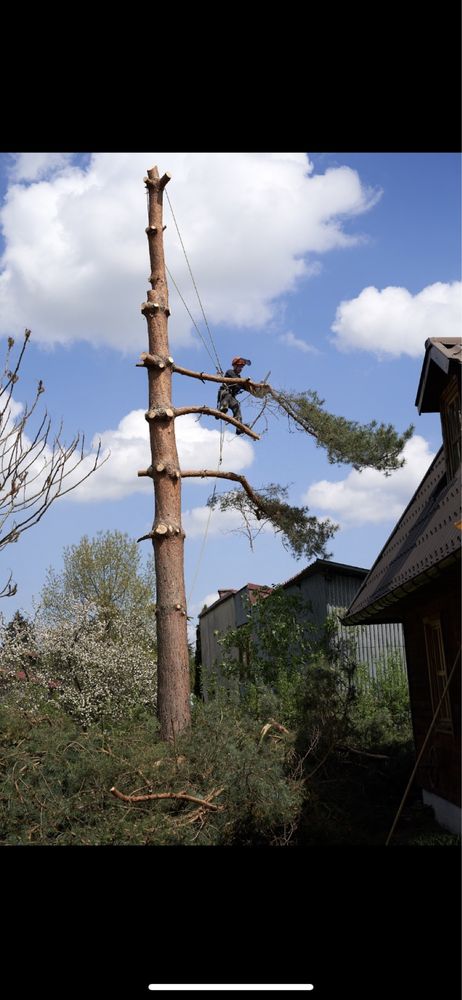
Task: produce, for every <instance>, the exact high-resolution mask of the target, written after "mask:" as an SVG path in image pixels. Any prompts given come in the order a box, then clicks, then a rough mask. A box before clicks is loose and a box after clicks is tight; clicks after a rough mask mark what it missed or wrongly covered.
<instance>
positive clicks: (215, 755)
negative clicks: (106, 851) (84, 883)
mask: <svg viewBox="0 0 462 1000" xmlns="http://www.w3.org/2000/svg"><path fill="white" fill-rule="evenodd" d="M193 716H194V718H193V726H192V729H191V730H190V731H189V732H187V733H185V734H184V735H183V736H182V737H181V738H179V739H178V740H177V742H176V744H175V745H174V746H172V745H170V744H166V743H163V742H160V740H159V736H158V725H157V722H156V721H154V720H153V719H152V718H148V717H147V716H146V715H142V714H140V715H139V717H138V718H136V717H135V718H133V719H131V720H130V721H127V722H125V723H121V722H119V723H112V724H111V725H110V727H108V728H106V729H105V730H102V728H101V727H100V726H97V725H89V726H88V727H87V728H86V729H85V730H84V729H82V727H80V726H79V724H78V722H76V721H74V720H72V719H71V718H70V717H69V716H67V715H66V714H65V713H63V711H62V710H61V709H60V708H59V706H57V705H55V704H54V703H49V704H48V705H47V706H46V707H45V708H44V710H43V712H42V713H41V714H40V715H39V714H36V713H35V714H34V713H26V712H24V711H20V710H18V709H17V708H16V707H14V706H13V707H4V708H3V709H2V710H1V711H0V726H1V731H2V734H3V735H2V754H1V767H0V783H1V791H0V839H1V841H2V843H4V844H58V845H62V844H84V845H102V844H146V845H164V844H209V845H228V844H243V845H255V844H258V845H260V844H262V845H263V844H269V845H278V844H286V843H288V842H290V839H291V837H292V835H293V832H294V830H295V828H296V824H297V818H298V814H299V811H300V808H301V802H302V791H303V789H302V783H301V781H300V777H299V776H298V775H297V774H296V766H295V765H296V761H295V759H294V752H293V746H292V744H291V741H290V738H289V737H287V736H281V735H280V734H277V733H276V732H267V733H265V734H264V735H263V736H262V733H261V726H260V725H259V724H258V723H257V722H256V720H255V719H251V718H249V717H248V715H246V714H245V713H243V712H242V711H241V710H238V709H228V711H227V712H226V713H224V712H223V710H222V709H221V708H220V706H219V705H211V706H203V705H198V706H196V708H195V710H194V713H193ZM113 786H115V787H116V788H117V789H118V790H119V791H120V792H122V793H124V794H127V795H133V794H138V795H143V794H152V793H164V792H180V791H181V792H186V793H187V794H189V795H191V796H194V797H197V798H199V799H205V798H206V797H207V796H212V798H211V804H212V805H216V806H218V807H219V809H218V810H217V811H214V810H209V809H206V808H205V807H203V808H201V807H200V804H199V803H194V802H189V801H182V800H179V799H175V798H172V799H164V800H157V801H146V802H137V803H135V802H129V803H126V802H124V801H120V800H119V799H117V798H115V797H114V796H113V795H112V794H111V792H110V789H111V788H112V787H113Z"/></svg>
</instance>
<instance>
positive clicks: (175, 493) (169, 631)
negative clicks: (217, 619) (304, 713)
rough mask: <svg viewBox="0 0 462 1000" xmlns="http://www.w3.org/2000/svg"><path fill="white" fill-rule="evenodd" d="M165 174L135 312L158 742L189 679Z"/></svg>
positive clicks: (155, 180)
mask: <svg viewBox="0 0 462 1000" xmlns="http://www.w3.org/2000/svg"><path fill="white" fill-rule="evenodd" d="M169 180H170V177H169V175H168V174H164V176H163V177H161V178H160V177H159V171H158V169H157V167H152V168H151V169H150V170H148V176H147V177H146V178H145V184H146V186H147V188H148V192H149V225H148V228H147V229H146V233H147V235H148V241H149V256H150V261H151V274H150V277H149V280H150V282H151V289H152V290H151V291H149V292H148V293H147V298H148V301H147V302H144V303H143V305H142V307H141V311H142V312H143V314H144V315H145V317H146V320H147V324H148V338H149V353H150V354H151V355H157V356H159V357H160V358H162V359H164V360H165V362H166V363H165V367H163V368H161V367H154V366H149V367H148V382H149V409H148V412H147V414H146V419H147V420H148V423H149V435H150V441H151V456H152V469H153V481H154V495H155V513H154V524H153V528H152V540H153V546H154V558H155V566H156V586H157V610H156V617H157V654H158V662H157V670H158V695H157V702H158V715H159V720H160V725H161V736H162V739H166V740H171V739H173V738H174V737H175V736H176V734H177V733H180V732H181V730H182V729H184V728H185V727H186V726H188V725H189V723H190V721H191V709H190V679H189V651H188V639H187V623H186V596H185V585H184V537H185V536H184V532H183V530H182V527H181V477H180V469H179V462H178V453H177V448H176V440H175V420H174V410H173V406H172V400H171V388H172V369H171V365H170V364H169V354H170V352H169V346H168V317H169V315H170V312H169V308H168V288H167V281H166V277H165V261H164V246H163V235H162V228H163V226H162V200H163V189H164V187H165V185H166V184H167V183H168V181H169Z"/></svg>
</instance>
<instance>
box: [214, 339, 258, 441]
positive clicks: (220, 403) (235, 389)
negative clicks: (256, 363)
mask: <svg viewBox="0 0 462 1000" xmlns="http://www.w3.org/2000/svg"><path fill="white" fill-rule="evenodd" d="M231 364H232V366H233V367H232V368H228V371H226V372H225V378H241V371H242V369H243V367H244V365H250V364H251V362H250V361H249V359H248V358H233V360H232V362H231ZM243 391H244V390H243V389H241V387H240V386H239V385H226V384H224V385H222V386H221V387H220V389H219V390H218V398H217V409H218V410H221V412H222V413H227V412H228V410H232V412H233V417H234V419H235V420H239V421H240V423H241V424H242V413H241V408H240V406H239V403H238V401H237V399H236V396H237V395H238V393H239V392H243ZM217 419H218V417H217ZM243 433H244V432H243V431H240V430H239V428H236V434H243Z"/></svg>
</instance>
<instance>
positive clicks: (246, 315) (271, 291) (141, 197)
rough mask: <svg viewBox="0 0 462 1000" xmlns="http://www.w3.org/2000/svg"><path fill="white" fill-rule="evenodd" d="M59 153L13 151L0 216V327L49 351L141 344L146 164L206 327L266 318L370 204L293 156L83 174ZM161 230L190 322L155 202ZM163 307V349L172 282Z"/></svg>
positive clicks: (247, 156)
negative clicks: (167, 176)
mask: <svg viewBox="0 0 462 1000" xmlns="http://www.w3.org/2000/svg"><path fill="white" fill-rule="evenodd" d="M60 155H62V154H32V153H26V154H21V155H20V157H19V158H18V160H17V162H16V166H15V173H16V179H15V180H14V181H13V182H12V183H11V184H10V186H9V188H8V191H7V194H6V198H5V203H4V206H3V209H2V212H1V224H2V227H3V236H4V240H5V250H4V254H3V258H2V261H1V263H0V268H1V272H0V333H7V334H10V333H12V332H13V333H14V331H16V330H17V329H18V328H22V327H28V328H30V329H32V333H33V336H34V339H35V340H36V341H40V342H42V343H48V344H52V343H69V342H72V341H75V340H79V339H83V340H87V341H89V342H90V343H92V344H109V345H111V346H112V347H114V348H118V349H120V350H125V351H137V350H138V349H140V348H144V345H145V338H146V329H145V326H146V324H145V320H144V319H143V317H142V316H141V313H140V305H141V302H142V301H143V299H144V298H145V297H146V290H147V288H148V281H147V275H148V272H149V258H148V248H147V240H146V236H145V234H144V229H145V226H146V222H147V217H146V197H145V190H144V185H143V177H144V175H145V173H146V170H147V168H148V167H150V166H151V165H152V164H153V163H157V164H158V166H159V170H160V172H161V173H162V172H164V171H165V170H168V171H169V172H171V173H172V178H173V179H172V182H171V184H169V186H168V188H167V193H168V194H169V197H170V198H171V201H172V204H173V208H174V211H175V215H176V218H177V221H178V224H179V227H180V230H181V233H182V238H183V242H184V244H185V247H186V250H187V253H188V256H189V260H190V263H191V267H192V270H193V273H194V276H195V279H196V283H197V285H198V288H199V290H200V294H201V299H202V301H203V303H204V305H205V309H206V313H207V316H208V320H209V323H210V324H212V327H213V325H214V324H218V323H221V322H226V323H230V322H231V321H232V324H233V327H234V328H235V327H236V325H238V326H239V325H242V326H251V327H255V326H259V325H260V326H261V325H263V324H265V323H267V322H268V321H269V320H270V319H271V318H272V316H273V315H274V313H275V300H276V299H277V298H278V297H279V296H281V295H282V294H284V293H286V292H288V291H290V290H292V289H293V288H294V287H295V285H296V283H297V281H298V280H299V279H301V278H304V277H306V276H307V275H308V274H309V273H310V271H311V270H312V268H313V263H312V260H311V255H313V254H316V255H319V254H322V253H325V252H327V251H328V250H331V249H333V248H336V247H347V246H352V245H354V244H355V243H357V242H358V239H359V238H358V237H353V236H350V235H347V234H346V233H345V232H344V230H343V228H342V227H343V222H344V220H345V219H347V218H348V217H352V216H356V215H358V214H360V213H362V212H365V211H366V210H367V209H369V208H370V207H371V206H372V205H373V204H374V203H375V201H376V200H377V198H378V197H379V193H377V192H371V191H370V190H368V189H366V188H365V187H364V186H363V185H362V183H361V180H360V178H359V176H358V174H357V173H356V171H354V170H352V169H350V168H349V167H342V166H340V167H338V168H335V169H330V170H327V171H326V173H325V174H319V175H315V174H314V171H313V167H312V165H311V164H310V162H309V160H308V158H307V157H306V155H305V154H304V153H282V154H281V153H232V154H229V153H96V154H93V156H92V157H91V159H90V160H89V162H88V164H87V165H86V166H85V167H80V166H78V165H76V162H75V161H73V162H72V163H71V162H70V161H69V158H68V157H67V156H65V159H64V160H63V161H61V162H60V160H59V156H60ZM40 157H44V158H43V159H40ZM50 171H54V172H53V173H52V174H51V176H50ZM45 178H46V179H45ZM26 181H28V182H31V183H24V182H26ZM165 222H166V224H167V230H166V232H165V245H166V258H167V263H168V267H169V270H170V271H171V273H172V275H173V277H174V278H175V281H176V282H177V284H178V285H179V287H180V289H181V290H182V293H183V295H184V296H185V297H186V301H187V302H188V304H189V305H190V308H191V307H192V311H193V314H194V315H195V316H196V317H198V318H200V315H201V313H200V308H199V307H198V305H197V304H195V303H196V300H195V295H194V292H193V288H192V285H191V280H190V277H189V273H188V270H187V266H186V262H185V260H184V256H183V252H182V249H181V246H180V244H179V240H178V236H177V233H176V229H175V225H174V222H173V219H172V217H171V214H170V211H169V207H168V203H167V201H165ZM307 256H308V258H309V259H308V260H307V259H306V258H307ZM315 266H317V265H315ZM170 306H171V310H172V317H171V320H170V336H171V343H172V349H173V348H174V347H175V346H176V345H178V344H181V343H185V342H187V341H188V339H189V338H190V330H191V322H190V319H189V317H188V315H187V313H186V311H185V309H184V306H183V305H182V303H181V302H180V300H179V299H178V297H177V294H176V292H175V291H174V289H173V288H172V286H171V291H170Z"/></svg>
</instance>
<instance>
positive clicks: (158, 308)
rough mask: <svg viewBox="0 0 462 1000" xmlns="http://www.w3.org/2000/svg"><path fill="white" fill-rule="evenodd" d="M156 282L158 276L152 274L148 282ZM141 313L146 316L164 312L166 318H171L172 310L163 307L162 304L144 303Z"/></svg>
mask: <svg viewBox="0 0 462 1000" xmlns="http://www.w3.org/2000/svg"><path fill="white" fill-rule="evenodd" d="M155 280H156V276H155V275H154V274H150V275H149V278H148V281H151V282H154V281H155ZM141 312H142V313H143V316H146V314H147V313H158V312H164V313H165V315H166V316H170V309H169V308H168V306H162V305H161V304H160V302H142V303H141Z"/></svg>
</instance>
